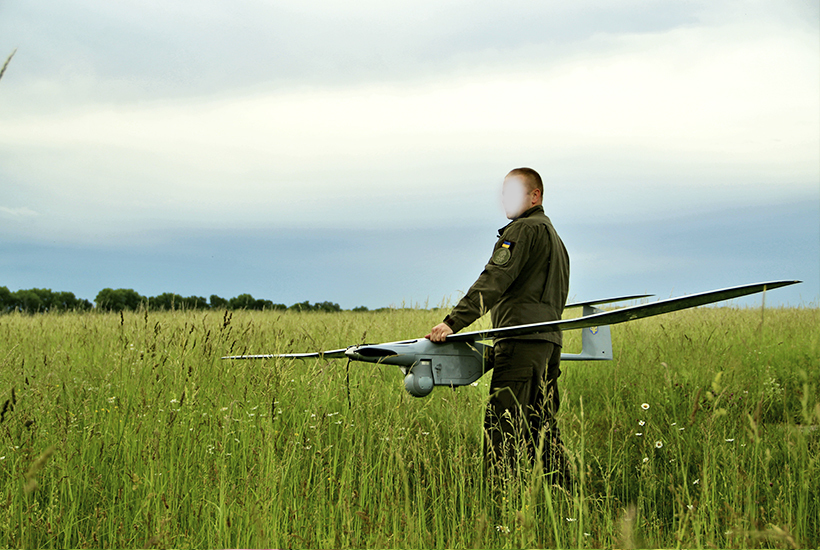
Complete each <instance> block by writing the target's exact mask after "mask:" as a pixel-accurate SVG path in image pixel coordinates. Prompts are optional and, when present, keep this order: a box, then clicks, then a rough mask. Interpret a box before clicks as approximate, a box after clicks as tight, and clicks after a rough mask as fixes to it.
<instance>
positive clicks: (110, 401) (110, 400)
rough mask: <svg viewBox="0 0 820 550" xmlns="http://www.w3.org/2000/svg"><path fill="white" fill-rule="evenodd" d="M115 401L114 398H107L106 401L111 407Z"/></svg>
mask: <svg viewBox="0 0 820 550" xmlns="http://www.w3.org/2000/svg"><path fill="white" fill-rule="evenodd" d="M116 400H117V398H116V397H109V398H108V399H106V401H108V402H109V403H111V404H112V405H113V404H114V401H116Z"/></svg>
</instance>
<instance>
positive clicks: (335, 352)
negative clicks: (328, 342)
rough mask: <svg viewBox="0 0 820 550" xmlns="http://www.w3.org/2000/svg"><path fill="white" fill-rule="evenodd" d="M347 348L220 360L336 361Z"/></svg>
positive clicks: (232, 356) (234, 357)
mask: <svg viewBox="0 0 820 550" xmlns="http://www.w3.org/2000/svg"><path fill="white" fill-rule="evenodd" d="M346 350H347V348H342V349H332V350H330V351H316V352H313V353H268V354H263V355H228V356H226V357H223V358H222V359H275V358H279V359H310V358H311V357H319V358H323V357H325V358H327V359H336V358H337V357H344V356H345V351H346Z"/></svg>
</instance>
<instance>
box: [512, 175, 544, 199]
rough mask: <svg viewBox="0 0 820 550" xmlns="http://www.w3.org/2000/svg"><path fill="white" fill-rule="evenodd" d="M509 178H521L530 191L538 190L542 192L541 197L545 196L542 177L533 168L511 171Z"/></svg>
mask: <svg viewBox="0 0 820 550" xmlns="http://www.w3.org/2000/svg"><path fill="white" fill-rule="evenodd" d="M507 175H508V176H520V177H521V178H523V179H524V181H525V182H527V187H529V189H530V191H532V190H534V189H538V190H539V191H540V192H541V197H542V198H543V196H544V182H542V181H541V176H540V175H538V172H536V171H535V170H533V169H532V168H515V169H513V170H510V173H509V174H507Z"/></svg>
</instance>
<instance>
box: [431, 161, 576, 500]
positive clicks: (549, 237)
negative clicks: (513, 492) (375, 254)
mask: <svg viewBox="0 0 820 550" xmlns="http://www.w3.org/2000/svg"><path fill="white" fill-rule="evenodd" d="M543 195H544V186H543V183H542V181H541V176H539V175H538V172H536V171H535V170H533V169H531V168H516V169H515V170H512V171H511V172H510V173H509V174H507V176H506V178H504V184H503V188H502V203H503V205H504V210H505V213H506V215H507V218H508V219H510V220H512V221H511V222H510V223H509V224H507V225H506V226H505V227H504V228H502V229H500V230H499V232H498V241H497V242H496V244H495V247H494V248H493V254H492V257H491V259H490V261H489V263H487V265H486V266H485V267H484V271H483V272H482V273H481V275H479V277H478V280H476V282H475V283H474V284H473V286H471V287H470V290H469V291H467V294H466V295H465V296H464V297H463V298H462V299H461V300H460V301H459V303H458V304H457V305H456V306H455V308H453V310H452V311H451V312H450V314H449V315H447V317H446V318H445V319H444V321H443V322H442V323H440V324H438V325H436V326H435V327H433V329H432V330H431V331H430V334H428V335H427V338H429V339H430V340H432V341H433V342H443V341H444V339H445V338H446V337H447V335H449V334H453V333H455V332H458V331H459V330H461V329H463V328H464V327H466V326H467V325H469V324H470V323H472V322H473V321H475V320H476V319H478V318H479V317H480V316H481V315H482V314H484V313H485V312H486V311H487V310H489V311H490V314H491V320H492V323H493V327H495V328H500V327H507V326H513V325H522V324H528V323H537V322H542V321H554V320H558V319H560V318H561V314H562V313H563V311H564V305H565V304H566V300H567V294H568V291H569V256H568V254H567V250H566V248H565V247H564V243H563V242H562V241H561V239H560V237H559V236H558V233H557V232H556V231H555V228H553V226H552V223H551V222H550V220H549V218H548V217H547V216H546V215H545V214H544V208H543V206H542V198H543ZM490 359H491V364H492V365H493V367H492V368H493V377H492V383H491V387H490V400H489V403H488V405H487V411H486V415H485V420H484V429H485V444H484V448H485V456H486V457H487V459H488V464H490V465H495V466H499V465H501V464H503V463H501V464H499V460H501V459H504V460H505V462H506V464H507V465H509V466H513V465H514V464H515V461H516V460H517V459H516V454H515V453H516V449H522V448H525V449H526V451H527V453H528V454H529V459H530V460H531V461H532V460H534V458H535V456H534V451H535V450H537V449H538V447H539V444H541V443H543V455H542V459H543V466H544V471H545V472H551V473H552V474H553V476H554V477H553V481H554V482H556V483H558V484H562V485H563V484H565V483H568V482H569V479H568V478H567V473H566V461H565V459H564V453H563V448H562V443H561V437H560V432H559V430H558V427H557V426H556V425H555V414H556V413H557V411H558V406H559V397H558V384H557V381H558V377H559V376H560V374H561V370H560V362H561V331H554V332H543V333H538V334H532V335H527V336H516V337H513V338H497V339H496V340H495V345H494V347H493V352H492V357H491V358H490ZM542 437H543V438H544V440H543V442H542V441H541V438H542Z"/></svg>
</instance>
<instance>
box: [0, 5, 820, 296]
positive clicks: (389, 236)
mask: <svg viewBox="0 0 820 550" xmlns="http://www.w3.org/2000/svg"><path fill="white" fill-rule="evenodd" d="M14 48H17V53H16V54H15V56H14V58H13V59H12V60H11V63H10V64H9V66H8V69H7V71H6V73H5V75H4V76H3V78H2V80H0V286H7V287H9V288H10V289H12V290H16V289H19V288H31V287H45V288H51V289H53V290H70V291H73V292H74V293H75V294H77V295H78V296H81V297H84V298H89V299H91V300H93V298H94V297H95V296H96V293H97V292H98V291H99V290H100V289H102V288H104V287H113V288H118V287H124V288H133V289H135V290H137V291H138V292H140V293H142V294H145V295H155V294H159V293H161V292H176V293H178V294H183V295H186V296H187V295H194V294H195V295H204V296H208V295H210V294H218V295H220V296H224V297H231V296H235V295H237V294H240V293H245V292H250V293H251V294H253V295H254V296H256V297H262V298H267V299H271V300H273V301H274V302H281V303H286V304H292V303H295V302H299V301H303V300H310V301H312V302H313V301H323V300H329V301H333V302H338V303H340V304H341V305H342V307H345V308H350V307H354V306H357V305H366V306H368V307H371V308H372V307H379V306H384V305H391V304H393V305H399V304H402V303H405V304H416V303H420V304H422V305H423V304H425V303H427V304H430V305H434V304H439V303H441V302H442V301H443V300H444V301H446V300H450V301H451V302H452V301H453V300H456V299H457V298H458V296H459V293H460V292H463V291H465V290H466V289H467V288H468V287H469V286H470V284H471V283H472V282H473V280H474V279H475V277H476V276H477V275H478V273H479V272H480V270H481V268H482V266H483V265H484V263H485V262H486V261H487V260H488V258H489V255H490V252H491V249H492V245H493V243H494V240H495V234H496V229H498V228H499V227H501V226H503V225H504V224H505V223H506V219H505V218H504V216H503V213H502V211H501V209H500V205H499V199H500V183H501V181H502V179H503V176H504V174H505V173H506V172H507V171H508V170H510V169H511V168H514V167H517V166H531V167H533V168H535V169H536V170H538V171H539V172H540V173H541V174H542V176H543V178H544V180H545V183H546V200H545V208H546V210H547V214H548V215H549V216H550V217H551V218H552V220H553V222H554V224H555V226H556V228H557V229H558V231H559V233H560V234H561V235H562V237H563V239H564V241H565V242H566V244H567V247H568V249H569V252H570V256H571V259H572V275H571V290H570V294H571V296H572V297H573V298H575V299H578V300H581V299H593V298H602V297H607V296H613V295H622V294H629V293H635V292H649V293H653V294H656V295H658V296H661V297H668V296H672V295H680V294H686V293H693V292H699V291H703V290H709V289H713V288H723V287H727V286H733V285H736V284H743V283H752V282H759V281H766V280H774V279H801V280H803V281H805V282H804V283H803V284H802V285H796V286H794V287H789V288H788V289H781V290H777V291H773V292H772V293H771V294H770V295H769V296H767V304H772V303H774V304H790V305H801V304H802V305H809V304H813V305H814V306H817V304H818V301H819V300H820V100H818V98H820V14H819V13H818V4H817V2H816V1H815V0H800V1H781V2H770V1H766V2H755V1H753V0H748V1H742V2H740V1H739V2H734V1H718V2H715V1H691V2H685V1H674V2H671V1H670V2H659V1H657V0H619V1H617V2H615V1H612V2H603V1H584V0H581V1H576V2H553V1H544V0H540V1H534V0H533V1H512V2H505V3H501V2H497V1H493V2H490V1H466V0H464V1H446V0H436V1H435V2H431V1H427V0H413V1H412V2H411V1H404V0H394V1H391V2H382V1H356V0H352V1H347V2H339V1H330V0H316V1H312V0H302V1H299V2H295V1H288V2H275V1H263V0H247V1H238V2H216V1H213V0H197V1H196V2H194V1H188V0H179V1H174V2H168V1H167V0H163V1H162V2H160V1H154V0H139V1H136V0H118V1H116V2H99V1H96V2H94V1H90V0H60V1H57V0H47V1H41V2H27V1H24V0H2V1H0V57H1V58H2V59H5V57H6V56H7V55H8V54H9V53H11V51H12V50H13V49H14ZM742 303H743V304H754V303H755V302H754V301H748V302H742Z"/></svg>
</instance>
